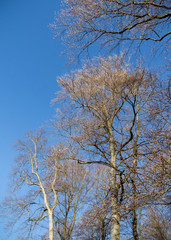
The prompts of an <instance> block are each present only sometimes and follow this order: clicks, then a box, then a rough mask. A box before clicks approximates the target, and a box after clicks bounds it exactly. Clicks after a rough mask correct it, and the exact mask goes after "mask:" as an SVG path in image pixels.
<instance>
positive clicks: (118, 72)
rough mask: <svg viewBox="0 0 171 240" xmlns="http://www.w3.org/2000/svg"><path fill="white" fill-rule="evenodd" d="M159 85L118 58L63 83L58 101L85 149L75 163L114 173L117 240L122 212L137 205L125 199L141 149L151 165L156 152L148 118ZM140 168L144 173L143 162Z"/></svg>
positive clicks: (69, 131) (76, 142)
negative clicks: (152, 150) (152, 153)
mask: <svg viewBox="0 0 171 240" xmlns="http://www.w3.org/2000/svg"><path fill="white" fill-rule="evenodd" d="M156 81H157V80H156V78H155V76H152V75H151V74H150V73H149V72H147V71H145V70H143V69H141V68H137V69H134V70H132V71H131V70H130V68H129V67H128V66H127V65H126V64H125V65H124V61H123V59H122V58H117V57H116V58H112V57H109V58H108V59H105V58H98V59H96V60H95V61H94V62H93V63H92V62H88V63H87V64H85V65H84V67H83V69H81V70H77V71H74V72H73V73H72V74H71V75H65V76H64V77H61V78H59V79H58V82H59V84H60V85H61V86H62V92H61V94H60V95H59V96H58V98H57V99H56V100H57V101H58V100H59V99H61V98H62V99H64V102H63V104H67V108H68V105H69V106H70V107H69V108H68V109H69V112H67V111H62V113H63V114H62V115H61V125H62V128H63V130H64V131H65V135H66V137H69V138H70V139H72V141H73V146H74V147H76V146H77V147H79V148H80V152H79V154H80V155H78V157H77V158H75V160H77V161H78V162H79V163H85V164H92V163H96V164H102V165H107V166H109V167H110V169H111V170H110V196H111V239H112V240H118V239H119V232H120V220H121V216H122V212H123V214H124V211H125V210H126V208H127V209H128V212H129V211H130V207H131V205H132V203H131V202H130V201H128V200H127V198H126V197H125V196H126V195H125V193H126V191H127V189H125V187H126V186H127V187H128V188H130V187H129V181H130V178H131V177H132V174H133V172H134V169H135V166H136V164H138V163H137V157H134V156H135V144H136V148H137V150H136V151H137V152H138V154H139V155H141V158H140V159H141V161H145V159H146V154H149V153H150V149H149V148H148V146H149V145H150V144H153V143H154V140H155V139H153V138H151V137H149V136H148V134H147V133H148V132H149V131H150V129H151V127H152V125H151V124H148V122H147V118H148V114H149V112H148V108H149V105H150V104H149V103H151V102H152V101H153V96H154V94H155V91H157V87H156V84H157V83H156ZM138 124H139V127H138ZM137 128H139V130H137ZM139 135H140V136H139ZM138 166H139V168H141V164H140V163H139V164H138ZM154 192H155V191H154ZM155 193H156V192H155ZM144 198H145V197H144ZM130 199H132V198H131V197H130ZM123 203H124V204H123ZM125 203H127V204H125ZM122 205H124V207H125V209H124V208H123V207H122Z"/></svg>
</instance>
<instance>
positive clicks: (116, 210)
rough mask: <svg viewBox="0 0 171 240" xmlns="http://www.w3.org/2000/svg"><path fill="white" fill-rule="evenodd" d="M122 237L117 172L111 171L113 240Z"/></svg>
mask: <svg viewBox="0 0 171 240" xmlns="http://www.w3.org/2000/svg"><path fill="white" fill-rule="evenodd" d="M119 235H120V207H119V204H118V184H117V182H116V170H115V169H114V168H112V169H111V240H119V238H120V237H119Z"/></svg>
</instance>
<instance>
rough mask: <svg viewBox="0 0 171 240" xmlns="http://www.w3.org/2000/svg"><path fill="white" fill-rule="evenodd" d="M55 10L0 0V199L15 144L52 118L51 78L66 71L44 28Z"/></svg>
mask: <svg viewBox="0 0 171 240" xmlns="http://www.w3.org/2000/svg"><path fill="white" fill-rule="evenodd" d="M58 8H59V0H29V1H28V0H0V201H1V200H2V199H3V197H4V195H5V193H6V191H7V190H8V183H9V181H8V179H9V173H10V170H11V167H12V164H13V159H14V158H15V156H16V153H15V151H14V150H13V145H14V143H15V140H16V139H18V138H22V137H23V135H24V133H25V132H26V131H27V130H29V129H35V128H37V127H39V126H41V124H42V123H44V122H45V121H46V120H48V119H49V118H51V117H52V116H53V115H54V114H55V110H54V108H53V107H52V106H51V104H50V102H51V100H52V99H53V98H54V96H55V92H56V91H57V83H56V77H57V76H58V75H61V74H63V73H64V72H65V71H66V70H67V66H66V64H65V62H66V59H65V57H64V56H61V52H62V47H63V46H62V45H61V42H60V40H57V39H53V33H52V31H51V30H50V29H49V24H50V23H53V19H54V13H55V11H57V10H58ZM2 238H3V233H2V230H0V239H2Z"/></svg>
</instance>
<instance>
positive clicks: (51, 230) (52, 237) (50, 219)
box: [49, 211, 54, 240]
mask: <svg viewBox="0 0 171 240" xmlns="http://www.w3.org/2000/svg"><path fill="white" fill-rule="evenodd" d="M49 240H54V236H53V212H52V211H49Z"/></svg>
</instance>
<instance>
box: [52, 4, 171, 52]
mask: <svg viewBox="0 0 171 240" xmlns="http://www.w3.org/2000/svg"><path fill="white" fill-rule="evenodd" d="M62 2H63V3H64V4H63V8H62V10H61V12H60V13H58V15H57V16H56V23H55V24H53V25H52V26H53V28H54V29H55V30H57V31H56V32H57V34H59V33H62V34H63V33H64V40H65V42H66V43H67V44H68V48H69V49H70V50H71V49H72V50H74V52H75V53H76V55H79V54H81V53H82V52H83V51H84V50H86V49H87V48H88V47H89V46H91V45H93V44H94V43H95V44H96V46H97V44H99V43H100V44H101V46H105V47H106V48H108V49H109V50H112V49H114V48H116V47H117V46H118V45H119V44H120V43H122V42H126V43H127V45H128V42H129V41H130V42H132V41H133V42H134V43H135V42H138V44H140V43H142V42H144V41H146V42H147V41H152V42H153V43H154V42H161V44H160V46H161V47H162V46H163V47H165V50H166V48H168V47H166V46H167V45H166V43H167V42H168V41H169V39H170V34H171V32H170V29H169V24H170V16H171V13H170V10H171V5H170V1H169V0H145V1H143V0H134V1H132V0H84V1H83V0H64V1H62ZM134 47H135V45H134ZM162 49H163V48H162Z"/></svg>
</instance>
